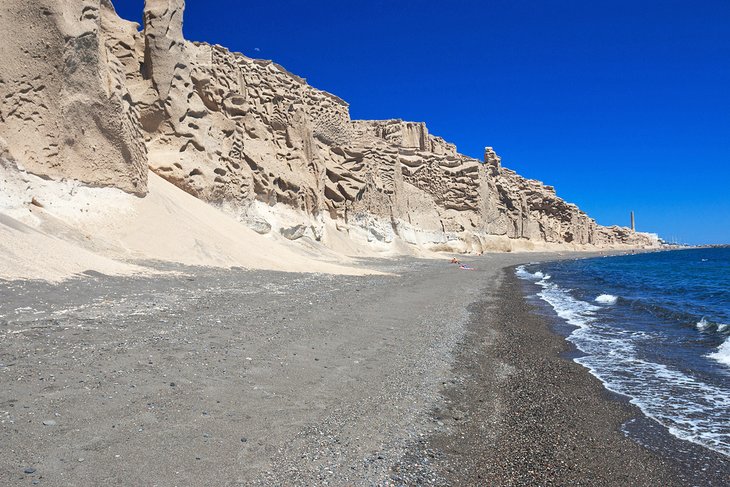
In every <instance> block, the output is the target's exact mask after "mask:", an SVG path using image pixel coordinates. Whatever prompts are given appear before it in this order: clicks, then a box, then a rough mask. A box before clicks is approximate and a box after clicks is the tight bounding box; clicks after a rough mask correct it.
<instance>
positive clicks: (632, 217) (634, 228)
mask: <svg viewBox="0 0 730 487" xmlns="http://www.w3.org/2000/svg"><path fill="white" fill-rule="evenodd" d="M631 230H632V231H634V232H635V231H636V222H634V212H633V211H632V212H631Z"/></svg>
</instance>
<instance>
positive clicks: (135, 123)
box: [0, 0, 147, 195]
mask: <svg viewBox="0 0 730 487" xmlns="http://www.w3.org/2000/svg"><path fill="white" fill-rule="evenodd" d="M1 15H2V17H1V19H2V21H1V24H2V28H0V50H1V53H2V54H1V55H0V58H1V61H0V62H1V63H2V70H1V71H0V137H1V138H3V139H5V143H6V144H7V147H8V148H9V150H10V151H11V152H12V154H13V155H14V156H15V158H16V159H17V160H18V161H20V162H21V163H22V165H23V166H24V167H25V169H26V170H28V171H30V172H32V173H35V174H37V175H40V176H45V177H50V178H72V179H77V180H80V181H84V182H86V183H89V184H93V185H101V186H116V187H118V188H121V189H123V190H125V191H127V192H132V193H136V194H139V195H143V194H144V193H145V192H146V178H147V167H146V166H147V157H146V147H145V143H144V138H143V135H142V133H141V130H140V123H139V115H138V113H137V111H136V109H135V107H134V104H133V103H132V99H131V97H130V95H129V92H128V90H127V86H126V83H125V78H124V76H123V71H122V64H121V62H120V60H119V59H118V58H116V57H115V56H114V54H113V53H112V52H111V51H110V50H109V49H108V47H107V43H108V42H109V41H110V35H111V33H113V32H118V31H129V32H130V33H131V32H133V30H134V29H133V26H132V25H131V24H130V23H128V22H125V21H123V20H121V19H120V18H119V17H118V16H117V15H116V14H115V13H114V10H113V8H112V6H111V4H110V3H109V2H108V1H99V0H96V1H91V0H67V1H63V2H57V1H53V0H13V1H8V2H3V12H2V14H1Z"/></svg>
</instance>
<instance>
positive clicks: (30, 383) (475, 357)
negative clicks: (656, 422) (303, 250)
mask: <svg viewBox="0 0 730 487" xmlns="http://www.w3.org/2000/svg"><path fill="white" fill-rule="evenodd" d="M567 257H570V255H568V254H562V255H560V254H514V255H512V254H490V255H485V256H482V257H479V258H473V259H469V260H468V261H467V263H468V264H470V265H471V266H473V267H475V268H476V270H474V271H465V270H460V269H458V266H455V265H451V264H448V263H447V260H446V259H444V260H443V261H422V260H397V261H375V262H372V261H371V262H369V263H368V264H367V265H370V266H371V267H373V268H377V269H379V270H383V271H389V272H391V273H392V275H384V276H364V277H356V276H331V275H321V274H310V275H307V274H287V273H278V272H267V271H243V270H235V269H234V270H220V269H206V268H182V267H180V268H174V269H172V270H176V271H177V272H178V273H177V274H174V275H169V276H157V277H153V278H150V277H145V278H140V277H107V276H101V275H91V276H88V277H86V278H84V279H74V280H71V281H67V282H64V283H62V284H58V285H51V284H46V283H42V282H38V281H10V282H8V281H6V282H2V283H0V326H1V327H2V328H0V334H1V340H0V364H1V365H0V391H2V392H1V393H0V444H1V445H2V450H3V454H2V456H0V484H2V485H29V484H31V483H32V482H37V484H39V485H74V486H83V485H160V486H167V485H389V484H390V485H393V484H394V485H419V484H421V485H424V484H425V485H428V484H434V485H683V483H682V482H681V480H680V479H681V477H680V476H678V472H677V470H678V466H677V464H676V463H673V462H670V461H665V460H662V459H661V458H660V457H659V456H657V455H655V454H653V453H651V452H649V451H648V450H646V449H644V448H642V447H640V446H638V445H637V444H636V443H634V442H633V441H631V440H629V439H627V438H626V437H625V436H624V434H623V433H621V432H620V430H619V428H620V426H621V424H622V423H623V422H625V421H626V420H627V419H629V418H631V417H632V416H633V415H635V414H636V411H635V410H634V409H633V408H632V407H629V406H627V405H626V404H625V403H622V402H620V401H616V400H614V399H611V398H610V397H609V396H608V395H607V393H606V392H605V391H604V390H603V388H602V386H601V384H600V383H599V382H598V381H597V380H595V379H593V378H592V376H590V375H589V374H588V373H587V372H586V371H585V370H584V369H582V368H581V367H580V366H578V365H576V364H574V363H573V362H571V361H570V360H569V359H566V358H561V357H560V353H561V352H562V351H564V350H566V345H565V342H564V340H562V338H560V337H558V336H557V335H554V334H553V333H552V332H551V331H550V330H549V327H548V326H547V325H546V323H545V322H544V320H542V319H541V318H539V317H538V316H537V315H536V314H534V313H531V308H530V304H529V303H527V302H526V301H525V299H524V297H523V296H522V293H521V289H520V287H519V282H517V281H516V280H515V279H514V278H513V276H512V273H511V271H507V272H506V273H505V271H504V268H505V267H508V266H513V265H516V264H519V263H522V262H525V261H530V260H540V259H548V258H567ZM708 485H709V484H708ZM717 485H719V484H717Z"/></svg>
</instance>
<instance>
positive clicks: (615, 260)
mask: <svg viewBox="0 0 730 487" xmlns="http://www.w3.org/2000/svg"><path fill="white" fill-rule="evenodd" d="M516 274H517V276H518V277H520V278H522V279H523V280H524V285H525V288H526V290H527V293H528V295H529V296H531V299H532V300H533V301H535V302H536V303H537V304H538V307H542V310H543V312H544V313H545V314H546V315H547V316H549V317H551V319H552V321H553V324H554V327H555V330H556V331H557V332H558V333H561V334H563V335H564V336H565V337H566V338H567V340H569V341H570V342H571V343H573V344H574V345H575V351H574V352H572V354H571V358H572V359H573V360H575V361H576V362H578V363H579V364H581V365H583V366H584V367H586V368H587V369H588V370H589V371H590V372H591V374H593V375H594V376H595V377H597V378H598V379H600V380H601V382H603V384H604V386H605V387H606V388H607V389H608V390H609V391H612V392H614V393H617V394H619V395H621V397H623V398H625V399H626V400H628V401H630V402H631V403H633V404H635V405H636V406H638V407H639V408H640V409H641V411H642V412H643V414H644V415H645V417H644V418H643V422H644V424H645V427H643V428H639V427H635V428H631V427H630V425H624V427H625V430H624V431H625V433H627V435H629V436H633V437H634V439H635V440H636V441H638V442H640V443H643V444H645V446H650V447H651V446H652V442H653V443H654V446H655V447H657V448H658V447H659V445H658V441H659V440H657V438H659V437H660V436H661V435H657V434H656V430H657V426H658V425H661V427H660V429H662V430H663V431H666V432H668V433H669V435H671V436H672V437H674V438H676V439H678V440H681V441H676V440H674V439H673V440H672V441H675V442H676V443H684V442H691V443H692V444H693V445H697V446H699V447H701V448H694V449H693V451H695V453H694V455H695V456H696V455H697V453H696V451H698V450H699V451H712V452H715V453H719V454H720V458H724V457H723V456H726V457H730V248H698V249H687V250H673V251H662V252H652V253H641V254H636V255H622V256H612V257H599V258H591V259H579V260H569V261H557V262H546V263H539V262H535V263H530V264H527V265H522V266H519V267H517V268H516ZM647 424H649V427H646V425H647ZM651 425H654V426H653V427H652V426H651ZM652 431H654V433H652ZM665 435H666V433H665ZM674 449H675V450H678V448H676V447H674ZM679 449H681V448H679ZM715 456H716V455H715ZM726 460H727V458H726Z"/></svg>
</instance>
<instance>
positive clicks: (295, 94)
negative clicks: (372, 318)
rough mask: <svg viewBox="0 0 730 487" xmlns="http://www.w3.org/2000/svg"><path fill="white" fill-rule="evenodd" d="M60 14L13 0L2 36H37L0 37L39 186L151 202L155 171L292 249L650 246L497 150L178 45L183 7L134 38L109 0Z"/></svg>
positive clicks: (166, 11) (12, 106) (77, 2)
mask: <svg viewBox="0 0 730 487" xmlns="http://www.w3.org/2000/svg"><path fill="white" fill-rule="evenodd" d="M61 3H62V4H63V6H62V7H61V6H59V5H58V4H59V2H51V1H50V0H46V1H44V2H31V1H29V0H28V1H23V0H13V1H12V2H11V4H12V7H11V9H10V11H9V12H8V13H6V14H4V17H3V22H2V23H3V25H5V24H8V23H9V22H15V23H17V24H18V25H19V26H21V27H23V26H25V28H32V29H36V30H37V38H35V39H33V42H29V41H28V40H27V38H28V37H27V36H26V37H19V36H13V35H9V34H8V33H7V32H6V33H2V34H0V36H2V37H0V40H2V41H3V44H2V45H3V47H2V49H3V58H4V59H12V60H13V62H12V63H11V64H12V65H11V67H10V69H6V68H4V70H3V73H2V79H0V95H2V96H1V98H2V103H3V105H2V108H1V110H0V116H1V117H2V122H3V130H2V137H4V138H5V139H6V140H7V145H8V147H10V149H11V150H12V151H13V152H14V155H15V157H16V159H17V160H19V161H22V163H23V164H24V165H25V167H26V168H27V169H28V170H30V171H32V172H35V173H37V174H39V175H44V176H48V177H51V178H60V177H66V178H74V179H79V180H81V181H86V182H88V183H91V184H97V185H111V186H116V187H119V188H121V189H124V190H125V191H130V192H135V193H138V194H144V191H145V177H144V174H145V172H144V171H145V166H146V165H149V167H150V168H151V169H152V170H153V171H154V172H155V173H157V174H159V175H160V176H162V177H163V178H165V179H166V180H167V181H169V182H171V183H173V184H175V185H177V186H178V187H180V188H182V189H184V190H185V191H187V192H188V193H190V194H192V195H194V196H196V197H198V198H200V199H202V200H204V201H207V202H209V203H211V204H214V205H218V206H220V207H221V208H224V209H225V210H227V211H229V212H232V213H234V214H235V215H236V216H237V217H238V218H239V219H240V220H241V221H242V222H244V223H246V224H248V225H250V226H251V227H252V228H254V229H255V230H256V231H257V232H259V233H267V232H278V233H280V234H282V235H283V236H285V237H286V238H288V239H292V240H298V239H300V238H305V237H310V238H313V239H315V240H320V241H322V242H324V243H327V241H328V232H333V231H337V232H343V233H346V234H348V235H349V237H350V238H352V239H356V240H357V239H365V240H367V241H369V242H372V243H376V244H383V245H388V244H391V243H393V242H395V241H403V242H407V243H410V244H413V245H417V246H420V247H428V248H432V249H444V250H457V251H481V250H488V249H491V248H495V242H496V241H499V242H501V243H500V244H499V245H498V246H497V247H498V248H505V249H509V248H510V242H518V241H519V242H537V243H540V242H544V243H555V244H571V245H602V246H603V245H614V244H619V245H651V244H652V242H650V241H649V240H648V239H647V237H645V236H642V235H641V234H637V233H634V232H631V231H630V230H627V229H624V228H618V227H611V228H606V227H601V226H599V225H597V224H596V223H595V222H594V221H593V220H592V219H590V218H589V217H588V216H587V215H586V214H585V213H583V212H582V211H580V210H579V209H578V208H577V207H576V206H575V205H572V204H569V203H566V202H565V201H563V200H562V199H560V198H559V197H558V196H557V195H556V194H555V190H554V189H553V188H552V187H550V186H546V185H544V184H542V183H541V182H539V181H533V180H528V179H525V178H523V177H521V176H519V175H518V174H516V173H514V172H513V171H510V170H508V169H505V168H503V167H502V166H501V161H500V159H499V157H498V156H497V155H496V154H495V153H494V151H493V150H492V149H491V148H487V150H486V151H485V157H484V160H483V161H479V160H476V159H473V158H470V157H467V156H464V155H462V154H459V153H458V152H457V150H456V147H455V146H454V145H453V144H449V143H447V142H446V141H444V140H443V139H441V138H439V137H435V136H433V135H432V134H430V133H429V132H428V129H427V128H426V126H425V124H423V123H418V122H405V121H402V120H351V119H350V116H349V110H348V105H347V103H345V102H344V101H343V100H341V99H339V98H337V97H336V96H334V95H332V94H330V93H327V92H324V91H321V90H318V89H316V88H314V87H312V86H310V85H308V84H307V82H306V81H305V80H304V79H302V78H300V77H298V76H296V75H294V74H292V73H290V72H288V71H287V70H286V69H284V68H283V67H281V66H279V65H277V64H276V63H273V62H271V61H264V60H258V59H252V58H249V57H247V56H245V55H243V54H240V53H234V52H230V51H228V50H227V49H225V48H223V47H221V46H217V45H209V44H205V43H197V42H195V43H194V42H189V41H187V40H185V39H184V38H183V33H182V19H183V11H184V7H185V4H184V1H183V0H147V1H146V4H145V11H144V29H143V30H142V31H141V32H140V31H138V30H137V29H136V28H135V26H136V24H132V23H129V22H125V21H123V20H121V19H119V18H118V17H117V16H116V14H115V13H114V11H113V8H112V6H111V4H110V3H109V2H108V1H101V2H99V1H98V0H97V1H96V2H93V1H89V0H83V1H82V0H71V1H69V2H61ZM34 32H36V31H35V30H34ZM38 40H39V41H40V42H38ZM34 46H35V47H34ZM38 46H41V47H38ZM26 64H30V65H31V66H32V68H31V69H27V68H23V66H25V65H26ZM495 239H496V240H495ZM500 239H501V240H500Z"/></svg>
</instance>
